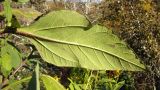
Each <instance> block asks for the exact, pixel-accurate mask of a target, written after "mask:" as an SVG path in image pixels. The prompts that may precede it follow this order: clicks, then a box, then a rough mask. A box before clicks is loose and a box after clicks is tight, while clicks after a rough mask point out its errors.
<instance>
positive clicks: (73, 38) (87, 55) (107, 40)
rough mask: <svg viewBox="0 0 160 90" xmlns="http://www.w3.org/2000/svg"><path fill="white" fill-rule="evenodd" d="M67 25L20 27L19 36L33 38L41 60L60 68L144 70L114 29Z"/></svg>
mask: <svg viewBox="0 0 160 90" xmlns="http://www.w3.org/2000/svg"><path fill="white" fill-rule="evenodd" d="M46 17H50V16H46ZM80 19H81V18H80ZM37 23H39V22H37ZM41 23H42V22H41ZM50 23H51V22H50ZM63 23H67V22H65V21H64V22H61V23H58V24H60V25H58V26H63V25H64V24H63ZM68 24H70V25H68V26H64V27H56V26H54V24H53V26H52V27H48V26H45V29H44V28H39V26H37V25H35V24H33V25H31V26H30V27H28V28H27V27H26V28H20V30H19V31H18V33H26V34H28V35H29V36H31V38H30V40H31V42H32V43H33V44H34V45H35V46H36V48H37V49H38V51H39V53H40V55H41V56H42V58H43V59H44V60H45V61H47V62H49V63H52V64H54V65H57V66H68V67H82V68H88V69H93V70H131V71H134V70H137V71H141V70H143V69H144V68H145V67H144V65H143V64H141V63H140V62H139V59H138V58H136V56H135V54H134V52H133V51H131V50H130V49H129V48H128V47H127V45H126V43H124V42H123V41H121V40H120V39H119V38H118V37H117V36H115V35H114V34H112V32H111V30H108V29H107V28H105V27H102V26H99V25H95V26H94V27H92V28H90V29H89V30H85V29H84V27H79V26H74V24H73V23H68ZM72 24H73V26H72ZM50 25H51V24H50ZM33 26H34V28H33ZM36 27H37V28H36ZM29 29H30V30H29Z"/></svg>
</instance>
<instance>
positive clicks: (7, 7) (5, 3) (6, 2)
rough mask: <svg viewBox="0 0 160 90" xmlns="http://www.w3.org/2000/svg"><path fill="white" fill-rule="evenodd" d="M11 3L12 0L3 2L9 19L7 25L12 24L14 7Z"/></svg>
mask: <svg viewBox="0 0 160 90" xmlns="http://www.w3.org/2000/svg"><path fill="white" fill-rule="evenodd" d="M10 3H11V1H10V0H5V1H4V3H3V6H4V13H5V17H6V19H7V26H11V20H12V8H11V6H10Z"/></svg>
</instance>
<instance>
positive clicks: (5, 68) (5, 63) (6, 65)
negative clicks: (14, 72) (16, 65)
mask: <svg viewBox="0 0 160 90" xmlns="http://www.w3.org/2000/svg"><path fill="white" fill-rule="evenodd" d="M1 60H2V61H1V63H2V65H1V72H2V73H3V75H4V76H5V77H7V76H8V75H9V74H10V72H11V69H12V63H11V56H10V55H9V54H7V53H6V54H4V55H3V56H2V58H1Z"/></svg>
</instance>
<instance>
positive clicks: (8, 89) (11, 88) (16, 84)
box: [2, 77, 31, 90]
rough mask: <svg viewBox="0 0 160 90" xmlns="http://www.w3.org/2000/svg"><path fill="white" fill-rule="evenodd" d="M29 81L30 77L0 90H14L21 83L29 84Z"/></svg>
mask: <svg viewBox="0 0 160 90" xmlns="http://www.w3.org/2000/svg"><path fill="white" fill-rule="evenodd" d="M30 79H31V77H26V78H24V79H21V80H17V81H14V82H12V83H10V84H9V85H8V86H6V87H4V88H3V89H2V90H16V89H14V88H15V87H17V86H18V85H21V84H22V83H25V82H29V80H30Z"/></svg>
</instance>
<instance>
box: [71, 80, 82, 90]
mask: <svg viewBox="0 0 160 90" xmlns="http://www.w3.org/2000/svg"><path fill="white" fill-rule="evenodd" d="M69 81H70V82H71V83H70V85H69V89H70V90H81V88H80V86H79V85H78V84H76V83H74V82H73V81H72V80H71V79H69Z"/></svg>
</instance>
